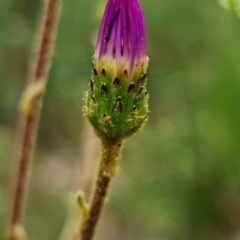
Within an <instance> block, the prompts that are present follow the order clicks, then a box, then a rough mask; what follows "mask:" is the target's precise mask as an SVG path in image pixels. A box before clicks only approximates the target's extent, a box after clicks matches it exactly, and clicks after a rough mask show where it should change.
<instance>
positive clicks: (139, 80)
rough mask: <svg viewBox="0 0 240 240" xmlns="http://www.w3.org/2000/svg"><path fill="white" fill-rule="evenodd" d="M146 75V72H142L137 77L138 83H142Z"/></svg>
mask: <svg viewBox="0 0 240 240" xmlns="http://www.w3.org/2000/svg"><path fill="white" fill-rule="evenodd" d="M146 76H147V74H146V73H144V74H142V75H141V77H140V78H139V79H138V83H143V81H144V80H145V79H146Z"/></svg>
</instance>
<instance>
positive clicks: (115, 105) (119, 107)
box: [113, 97, 123, 112]
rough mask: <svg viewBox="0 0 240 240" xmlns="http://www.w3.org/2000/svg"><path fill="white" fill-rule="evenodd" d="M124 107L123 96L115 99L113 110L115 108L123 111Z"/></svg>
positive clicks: (116, 110)
mask: <svg viewBox="0 0 240 240" xmlns="http://www.w3.org/2000/svg"><path fill="white" fill-rule="evenodd" d="M122 109H123V106H122V99H121V97H118V98H117V100H116V101H115V104H114V107H113V110H114V111H115V112H121V111H122Z"/></svg>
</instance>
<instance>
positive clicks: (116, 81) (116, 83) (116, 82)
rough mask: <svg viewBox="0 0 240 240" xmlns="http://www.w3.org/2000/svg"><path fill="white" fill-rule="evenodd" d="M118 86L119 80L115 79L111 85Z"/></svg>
mask: <svg viewBox="0 0 240 240" xmlns="http://www.w3.org/2000/svg"><path fill="white" fill-rule="evenodd" d="M119 84H120V80H119V78H117V77H116V78H115V79H114V81H113V85H115V86H117V85H119Z"/></svg>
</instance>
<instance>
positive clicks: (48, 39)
mask: <svg viewBox="0 0 240 240" xmlns="http://www.w3.org/2000/svg"><path fill="white" fill-rule="evenodd" d="M60 4H61V0H45V1H44V10H43V13H42V19H41V22H40V31H39V36H38V38H37V47H36V49H37V54H36V56H35V58H34V60H33V62H32V68H31V73H30V76H29V81H28V86H27V87H26V90H25V92H24V95H23V99H22V103H21V109H20V110H21V112H20V124H19V126H20V127H19V135H18V137H19V139H18V140H19V141H18V147H19V150H18V152H19V153H20V154H19V156H18V159H17V160H18V165H19V166H18V169H17V173H16V183H15V190H14V196H13V202H12V211H11V215H10V223H9V229H8V235H7V239H8V240H18V239H19V236H18V234H17V233H18V231H17V230H16V229H19V226H20V225H21V218H22V215H23V209H24V200H25V195H26V192H27V188H28V176H29V173H30V167H31V154H32V153H33V149H34V146H35V139H36V134H37V129H38V121H39V115H40V111H41V105H42V99H43V95H44V89H45V85H46V81H47V74H48V70H49V66H50V62H51V57H52V50H53V42H54V40H55V35H56V34H55V33H56V27H57V23H58V17H59V13H60Z"/></svg>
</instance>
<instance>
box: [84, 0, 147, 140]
mask: <svg viewBox="0 0 240 240" xmlns="http://www.w3.org/2000/svg"><path fill="white" fill-rule="evenodd" d="M147 66H148V57H147V55H146V31H145V26H144V19H143V14H142V11H141V8H140V5H139V3H138V1H137V0H109V1H108V3H107V6H106V9H105V13H104V16H103V19H102V23H101V26H100V31H99V35H98V39H97V45H96V50H95V54H94V56H93V60H92V77H91V80H90V84H89V90H88V93H87V96H86V107H85V114H86V116H87V118H88V119H89V121H90V122H91V124H92V125H93V126H94V128H95V130H96V132H97V133H98V135H99V136H104V137H109V138H117V137H120V138H126V137H128V136H130V135H132V134H133V133H135V132H136V131H138V130H139V129H140V128H141V127H142V125H143V124H144V123H145V122H146V120H147V113H148V94H147V91H146V80H147V79H146V71H147Z"/></svg>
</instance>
